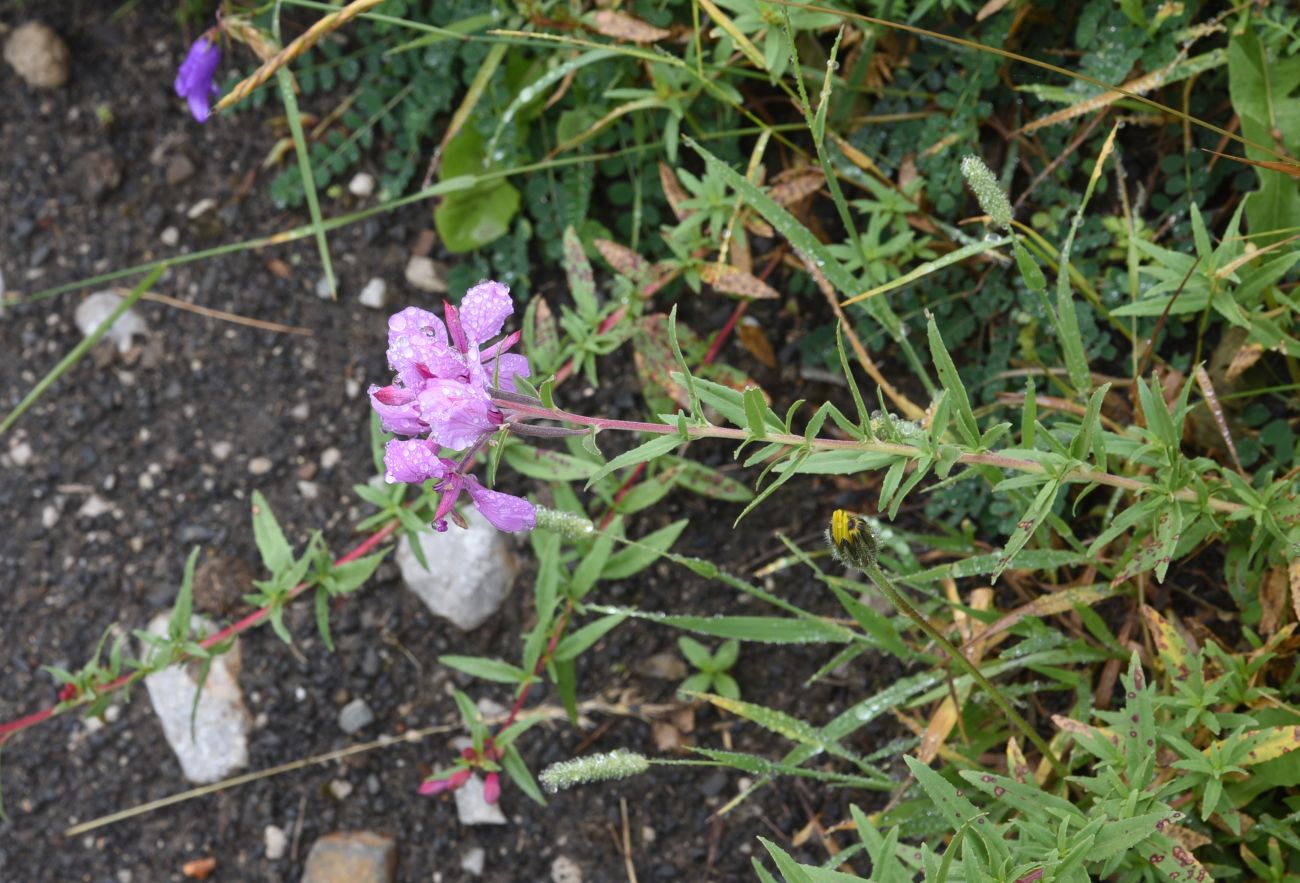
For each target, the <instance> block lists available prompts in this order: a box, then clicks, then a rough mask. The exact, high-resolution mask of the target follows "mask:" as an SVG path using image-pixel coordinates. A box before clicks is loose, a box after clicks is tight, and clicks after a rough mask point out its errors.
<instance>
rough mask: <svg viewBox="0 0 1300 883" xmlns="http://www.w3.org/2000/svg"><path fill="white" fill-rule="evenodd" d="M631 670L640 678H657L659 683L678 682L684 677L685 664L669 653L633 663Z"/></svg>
mask: <svg viewBox="0 0 1300 883" xmlns="http://www.w3.org/2000/svg"><path fill="white" fill-rule="evenodd" d="M633 670H634V671H635V672H636V673H637V674H639V675H641V676H642V677H646V678H657V679H659V680H661V681H680V680H682V679H683V678H684V677H686V663H685V662H683V661H682V658H681V657H680V656H678V655H677V654H676V653H673V652H671V651H667V652H664V653H656V654H655V655H654V656H647V657H646V658H645V659H642V660H641V661H640V662H637V663H634V664H633Z"/></svg>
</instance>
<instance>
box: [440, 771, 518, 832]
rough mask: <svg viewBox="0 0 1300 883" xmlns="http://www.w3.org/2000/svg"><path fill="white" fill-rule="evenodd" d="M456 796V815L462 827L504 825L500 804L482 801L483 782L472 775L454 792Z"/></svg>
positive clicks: (504, 816)
mask: <svg viewBox="0 0 1300 883" xmlns="http://www.w3.org/2000/svg"><path fill="white" fill-rule="evenodd" d="M452 793H454V794H455V795H456V815H457V816H459V817H460V823H461V824H462V825H504V824H505V823H506V815H505V813H503V812H502V811H501V804H500V803H488V802H487V801H486V800H484V799H483V780H482V779H481V778H479V776H478V774H477V773H476V774H474V775H472V776H470V777H469V778H468V779H466V780H465V784H464V785H461V786H460V787H459V788H457V789H456V790H455V791H454V792H452Z"/></svg>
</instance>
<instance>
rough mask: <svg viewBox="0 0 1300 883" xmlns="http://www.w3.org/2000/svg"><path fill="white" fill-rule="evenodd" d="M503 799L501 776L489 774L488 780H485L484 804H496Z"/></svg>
mask: <svg viewBox="0 0 1300 883" xmlns="http://www.w3.org/2000/svg"><path fill="white" fill-rule="evenodd" d="M500 799H501V776H500V775H499V774H497V773H488V774H487V778H486V779H484V780H483V802H484V803H496V802H497V801H498V800H500Z"/></svg>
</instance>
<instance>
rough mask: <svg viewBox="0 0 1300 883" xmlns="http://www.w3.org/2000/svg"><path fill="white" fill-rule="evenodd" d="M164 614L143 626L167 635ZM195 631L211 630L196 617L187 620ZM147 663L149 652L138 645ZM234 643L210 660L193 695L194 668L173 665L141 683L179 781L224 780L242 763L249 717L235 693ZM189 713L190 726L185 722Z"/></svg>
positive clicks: (212, 628)
mask: <svg viewBox="0 0 1300 883" xmlns="http://www.w3.org/2000/svg"><path fill="white" fill-rule="evenodd" d="M170 618H171V614H170V613H160V614H158V615H157V616H155V617H154V618H153V619H152V620H151V621H150V623H149V631H150V632H151V633H153V634H155V635H165V634H167V621H168V620H169V619H170ZM192 625H193V629H194V631H195V632H206V633H211V632H214V631H216V626H215V625H213V624H212V623H211V622H209V621H208V620H206V619H204V618H203V617H201V616H196V617H194V618H193V620H192ZM141 653H142V654H143V657H144V658H145V659H146V660H147V659H148V658H149V657H150V656H151V655H152V653H153V648H152V647H149V646H143V647H142V648H141ZM239 662H240V660H239V642H238V640H236V641H235V644H234V646H233V647H232V648H231V649H230V651H229V652H228V653H223V654H221V655H219V656H216V657H214V658H213V661H212V665H211V667H210V668H209V669H208V674H207V679H206V680H205V681H204V682H203V690H202V692H201V693H200V694H199V700H198V707H197V710H196V709H195V706H194V694H195V693H196V692H197V691H198V676H199V671H200V669H199V667H198V666H197V665H193V664H192V665H173V666H169V667H168V668H165V669H163V670H162V671H160V672H157V673H155V674H151V675H149V677H147V678H145V679H144V683H145V687H146V688H147V689H148V691H149V701H150V702H151V703H152V704H153V709H154V711H155V712H156V713H157V715H158V720H159V722H160V723H161V724H162V728H163V735H165V736H166V737H167V743H168V744H169V745H171V747H172V751H173V752H175V754H176V759H177V760H179V761H180V764H181V771H182V772H183V773H184V774H185V778H186V779H189V780H190V781H191V782H194V783H195V784H199V785H203V784H207V783H209V782H215V781H217V780H219V779H224V778H225V777H226V776H228V775H230V774H231V773H232V772H234V771H235V770H237V769H240V768H241V767H244V766H247V764H248V730H249V727H250V725H251V724H252V718H251V717H250V716H249V714H248V709H246V708H245V707H244V697H243V695H242V694H241V693H240V690H239ZM191 712H193V721H194V726H193V729H192V730H191V727H190V720H191Z"/></svg>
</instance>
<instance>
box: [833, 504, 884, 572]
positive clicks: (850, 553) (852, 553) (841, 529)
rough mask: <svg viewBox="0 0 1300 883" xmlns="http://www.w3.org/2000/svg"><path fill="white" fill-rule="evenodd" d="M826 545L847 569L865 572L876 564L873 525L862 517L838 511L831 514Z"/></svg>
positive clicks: (841, 510)
mask: <svg viewBox="0 0 1300 883" xmlns="http://www.w3.org/2000/svg"><path fill="white" fill-rule="evenodd" d="M826 543H827V545H829V546H830V547H831V554H832V555H834V556H835V560H837V561H839V562H840V563H841V564H843V565H844V566H845V567H857V568H859V569H861V570H865V569H866V568H868V567H870V566H871V565H873V564H875V563H876V535H875V534H874V533H872V531H871V523H870V522H869V521H867V519H866V518H864V517H863V516H861V515H854V514H852V513H850V512H846V511H845V510H843V509H836V510H835V511H834V513H832V514H831V529H830V530H828V531H826Z"/></svg>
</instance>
